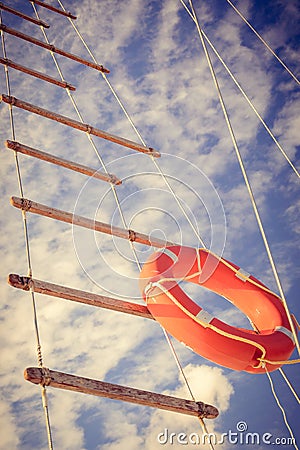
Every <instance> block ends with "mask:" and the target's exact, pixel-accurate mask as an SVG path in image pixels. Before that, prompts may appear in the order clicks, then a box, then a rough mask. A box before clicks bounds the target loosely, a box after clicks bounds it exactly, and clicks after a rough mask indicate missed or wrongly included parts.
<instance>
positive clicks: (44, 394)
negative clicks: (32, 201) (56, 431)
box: [0, 11, 53, 450]
mask: <svg viewBox="0 0 300 450" xmlns="http://www.w3.org/2000/svg"><path fill="white" fill-rule="evenodd" d="M0 23H1V24H2V12H1V11H0ZM1 43H2V52H3V57H4V58H7V53H6V46H5V39H4V32H3V31H2V30H1ZM4 67H5V79H6V88H7V95H9V96H10V95H11V86H10V78H9V71H8V66H7V65H5V66H4ZM9 118H10V128H11V136H12V140H13V141H15V140H16V130H15V124H14V116H13V109H12V105H9ZM14 157H15V167H16V174H17V179H18V184H19V191H20V196H21V198H24V188H23V182H22V176H21V169H20V163H19V157H18V152H17V151H14ZM22 222H23V232H24V240H25V248H26V256H27V266H28V277H30V278H31V277H32V263H31V254H30V244H29V232H28V224H27V217H26V211H25V210H22ZM29 292H30V296H31V301H32V310H33V322H34V331H35V337H36V343H37V361H38V365H39V367H40V369H41V370H42V371H43V370H44V365H43V357H42V346H41V339H40V332H39V324H38V314H37V308H36V301H35V295H34V288H33V285H32V283H31V284H30V289H29ZM41 396H42V404H43V410H44V415H45V423H46V431H47V439H48V448H49V450H53V439H52V430H51V424H50V415H49V408H48V401H47V391H46V387H45V385H44V384H43V385H41Z"/></svg>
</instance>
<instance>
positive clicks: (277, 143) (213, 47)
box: [180, 0, 300, 178]
mask: <svg viewBox="0 0 300 450" xmlns="http://www.w3.org/2000/svg"><path fill="white" fill-rule="evenodd" d="M227 1H228V0H227ZM180 2H181V4H182V5H183V6H184V8H185V10H186V11H187V13H188V14H189V15H190V17H191V18H192V20H193V21H194V22H195V19H194V17H193V15H192V13H191V11H190V10H189V9H188V7H187V6H186V4H185V3H184V1H183V0H180ZM195 23H196V22H195ZM201 31H202V34H203V36H204V38H205V40H206V42H207V43H208V45H209V46H210V48H211V49H212V50H213V52H214V53H215V55H216V56H217V58H218V60H219V61H220V62H221V64H222V65H223V67H224V68H225V69H226V71H227V73H228V74H229V76H230V78H231V79H232V81H233V82H234V83H235V85H236V87H237V88H238V89H239V91H240V92H241V94H242V95H243V97H244V98H245V100H246V101H247V103H248V105H249V106H250V107H251V109H252V110H253V111H254V113H255V115H256V117H257V118H258V119H259V121H260V123H261V124H262V125H263V127H264V128H265V130H266V131H267V133H268V134H269V136H270V137H271V139H272V140H273V141H274V143H275V145H276V146H277V147H278V149H279V151H280V152H281V153H282V155H283V156H284V158H285V159H286V161H287V162H288V164H289V165H290V166H291V168H292V169H293V171H294V172H295V174H296V175H297V177H298V178H300V174H299V172H298V170H297V168H296V167H295V165H294V164H293V163H292V161H291V159H290V157H289V156H288V154H287V153H286V151H285V150H284V148H283V147H282V145H281V144H280V143H279V141H278V139H277V138H276V137H275V135H274V133H273V132H272V130H271V129H270V127H269V126H268V125H267V123H266V122H265V121H264V119H263V118H262V116H261V114H260V113H259V112H258V110H257V109H256V107H255V105H254V104H253V102H252V101H251V100H250V98H249V96H248V95H247V94H246V92H245V91H244V89H243V88H242V86H241V85H240V83H239V82H238V81H237V79H236V77H235V76H234V75H233V73H232V72H231V70H230V69H229V67H228V65H227V64H226V63H225V61H224V60H223V58H222V56H221V55H220V53H219V52H218V51H217V49H216V48H215V46H214V45H213V43H212V42H211V41H210V39H209V38H208V36H207V35H206V34H205V32H204V31H203V30H201Z"/></svg>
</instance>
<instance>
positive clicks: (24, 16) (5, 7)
mask: <svg viewBox="0 0 300 450" xmlns="http://www.w3.org/2000/svg"><path fill="white" fill-rule="evenodd" d="M0 9H3V11H7V12H9V13H12V14H14V15H15V16H19V17H21V18H22V19H25V20H28V22H32V23H34V24H35V25H40V26H42V27H44V28H49V27H50V25H48V24H47V23H46V22H43V21H42V20H38V19H35V18H34V17H30V16H27V14H24V13H22V12H21V11H17V10H16V9H14V8H11V7H10V6H8V5H4V4H3V3H2V2H0Z"/></svg>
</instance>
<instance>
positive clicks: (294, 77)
mask: <svg viewBox="0 0 300 450" xmlns="http://www.w3.org/2000/svg"><path fill="white" fill-rule="evenodd" d="M226 1H227V3H229V5H230V6H231V7H232V8H233V9H234V11H235V12H236V13H237V14H238V15H239V16H240V18H241V19H242V20H243V21H244V22H245V23H246V24H247V25H248V27H249V28H250V29H251V30H252V31H253V33H254V34H255V35H256V36H257V37H258V39H259V40H260V41H261V42H262V43H263V44H264V46H265V47H266V48H267V49H268V50H269V52H271V53H272V55H273V56H274V57H275V58H276V59H277V61H278V62H279V63H280V64H281V65H282V66H283V67H284V68H285V70H286V71H287V72H288V73H289V74H290V76H291V77H292V78H293V79H294V80H295V81H296V83H297V84H300V81H299V80H298V78H297V77H296V75H294V74H293V72H292V71H291V70H290V69H289V68H288V67H287V65H286V64H285V63H284V62H283V61H282V59H281V58H280V57H279V56H278V55H277V54H276V53H275V52H274V50H273V49H272V48H271V47H270V46H269V44H268V43H267V42H266V41H265V40H264V39H263V37H262V36H261V35H260V34H259V33H258V31H256V30H255V28H254V27H253V26H252V25H251V23H250V22H248V20H247V19H246V17H245V16H243V14H242V13H241V12H240V11H239V10H238V9H237V7H236V6H234V4H233V3H232V2H231V1H230V0H226Z"/></svg>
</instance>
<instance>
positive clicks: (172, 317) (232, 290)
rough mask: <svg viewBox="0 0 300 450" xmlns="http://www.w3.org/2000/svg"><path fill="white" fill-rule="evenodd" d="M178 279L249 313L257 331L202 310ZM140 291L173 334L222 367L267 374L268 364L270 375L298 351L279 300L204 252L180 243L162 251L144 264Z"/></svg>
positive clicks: (228, 264) (257, 282) (227, 263)
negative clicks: (230, 322)
mask: <svg viewBox="0 0 300 450" xmlns="http://www.w3.org/2000/svg"><path fill="white" fill-rule="evenodd" d="M180 281H190V282H192V283H196V284H198V285H201V286H203V287H205V288H207V289H209V290H210V291H213V292H215V293H217V294H219V295H221V296H223V297H225V298H226V299H227V300H229V301H230V302H232V303H233V304H234V305H235V306H236V307H237V308H239V309H240V310H241V311H242V312H243V313H244V314H246V315H247V317H248V318H249V320H250V321H251V322H252V323H253V325H254V328H255V331H254V330H247V329H244V328H236V327H233V326H231V325H228V324H226V323H225V322H222V321H221V320H219V319H218V318H217V317H214V316H212V315H211V314H209V313H208V312H206V311H204V310H203V309H202V308H201V307H200V306H199V305H198V304H197V303H195V302H194V301H193V300H192V299H191V298H190V297H189V296H188V295H187V294H186V293H185V292H184V291H183V290H182V289H181V287H180V286H179V283H180ZM140 289H141V292H142V295H143V298H144V299H145V301H146V302H147V307H148V309H149V310H150V312H151V314H152V315H153V316H154V318H155V319H156V320H157V321H158V322H159V323H160V324H161V325H162V326H163V327H164V328H165V329H166V330H167V331H168V332H169V333H170V334H171V335H172V336H174V337H175V338H176V339H178V340H179V341H181V342H182V343H184V344H185V345H186V346H188V347H190V348H191V349H192V350H194V351H195V352H196V353H198V354H200V355H201V356H203V357H205V358H206V359H209V360H211V361H213V362H215V363H217V364H220V365H222V366H225V367H228V368H230V369H234V370H244V371H246V372H250V373H264V372H265V368H264V365H265V367H266V368H267V370H268V371H270V372H271V371H273V370H276V369H277V368H279V367H280V366H281V365H282V363H283V361H286V360H288V359H289V357H290V356H291V354H292V352H293V350H294V348H295V343H294V339H293V334H292V330H291V326H290V323H289V320H288V317H287V314H286V312H285V309H284V306H283V303H282V300H281V299H280V297H278V296H277V295H276V294H274V293H273V292H272V291H270V290H269V289H268V288H267V287H266V286H264V285H263V284H262V283H261V282H260V281H259V280H257V279H256V278H254V277H253V276H251V275H250V274H248V273H246V272H244V271H243V270H242V269H240V268H239V267H238V266H236V265H235V264H232V263H231V262H229V261H227V260H225V259H223V258H220V257H218V256H216V255H214V254H213V253H212V252H210V251H208V250H206V249H202V248H200V249H195V248H191V247H184V246H179V245H174V246H171V247H166V248H164V249H159V250H158V251H156V252H155V253H154V254H152V255H151V256H150V258H149V259H148V260H147V261H146V262H145V264H144V265H143V268H142V271H141V274H140ZM295 328H296V327H295ZM264 361H270V362H271V361H272V362H273V364H271V363H266V362H265V363H264ZM276 362H278V364H276Z"/></svg>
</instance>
